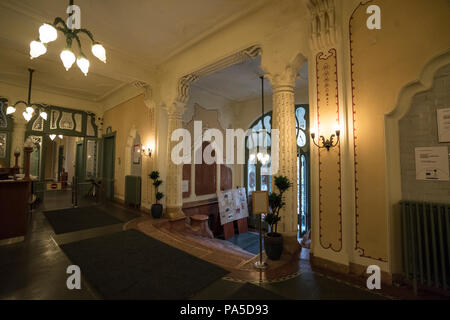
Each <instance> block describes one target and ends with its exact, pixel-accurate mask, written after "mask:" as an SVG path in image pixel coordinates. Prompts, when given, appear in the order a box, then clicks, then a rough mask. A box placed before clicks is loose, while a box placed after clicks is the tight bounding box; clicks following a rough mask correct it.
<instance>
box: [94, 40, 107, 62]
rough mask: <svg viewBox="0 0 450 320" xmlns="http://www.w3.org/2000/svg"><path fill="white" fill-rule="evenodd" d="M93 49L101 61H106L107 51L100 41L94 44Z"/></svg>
mask: <svg viewBox="0 0 450 320" xmlns="http://www.w3.org/2000/svg"><path fill="white" fill-rule="evenodd" d="M91 50H92V54H93V55H94V56H95V57H97V58H98V59H99V60H100V61H101V62H103V63H106V51H105V48H104V47H103V46H102V45H101V44H100V43H96V44H94V45H93V46H92V49H91Z"/></svg>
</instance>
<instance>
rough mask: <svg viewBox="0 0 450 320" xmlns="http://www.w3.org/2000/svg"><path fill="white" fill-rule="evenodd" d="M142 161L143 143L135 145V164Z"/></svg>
mask: <svg viewBox="0 0 450 320" xmlns="http://www.w3.org/2000/svg"><path fill="white" fill-rule="evenodd" d="M140 163H141V145H140V144H135V145H134V146H133V164H140Z"/></svg>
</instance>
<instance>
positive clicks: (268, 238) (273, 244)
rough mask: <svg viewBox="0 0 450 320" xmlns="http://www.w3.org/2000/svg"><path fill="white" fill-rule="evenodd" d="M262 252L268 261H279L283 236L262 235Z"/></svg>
mask: <svg viewBox="0 0 450 320" xmlns="http://www.w3.org/2000/svg"><path fill="white" fill-rule="evenodd" d="M264 250H265V251H266V255H267V257H268V258H269V259H270V260H280V257H281V253H282V252H283V236H282V235H281V234H279V233H277V232H269V233H266V234H265V235H264Z"/></svg>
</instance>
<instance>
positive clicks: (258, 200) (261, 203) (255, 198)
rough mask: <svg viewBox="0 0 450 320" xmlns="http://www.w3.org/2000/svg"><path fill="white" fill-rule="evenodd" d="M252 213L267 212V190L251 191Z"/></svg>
mask: <svg viewBox="0 0 450 320" xmlns="http://www.w3.org/2000/svg"><path fill="white" fill-rule="evenodd" d="M252 207H253V214H263V213H268V212H269V193H268V192H267V191H253V192H252Z"/></svg>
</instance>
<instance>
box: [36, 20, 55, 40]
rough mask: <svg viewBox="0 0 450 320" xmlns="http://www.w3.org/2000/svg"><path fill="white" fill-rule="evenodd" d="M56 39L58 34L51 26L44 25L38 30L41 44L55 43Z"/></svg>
mask: <svg viewBox="0 0 450 320" xmlns="http://www.w3.org/2000/svg"><path fill="white" fill-rule="evenodd" d="M56 38H58V32H57V31H56V29H55V28H54V27H53V26H51V25H49V24H47V23H44V24H43V25H42V26H41V27H40V28H39V40H41V42H42V43H49V42H52V41H55V40H56Z"/></svg>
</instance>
